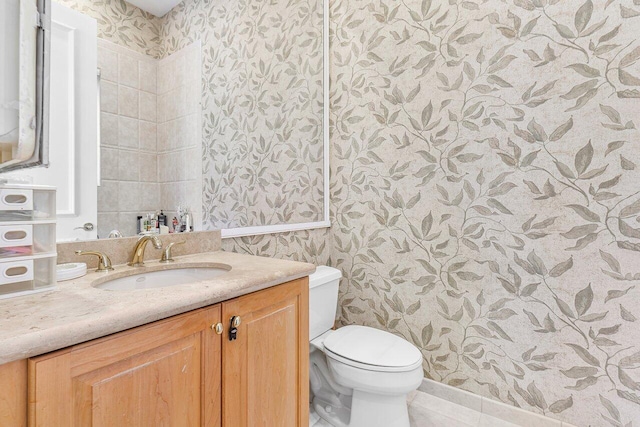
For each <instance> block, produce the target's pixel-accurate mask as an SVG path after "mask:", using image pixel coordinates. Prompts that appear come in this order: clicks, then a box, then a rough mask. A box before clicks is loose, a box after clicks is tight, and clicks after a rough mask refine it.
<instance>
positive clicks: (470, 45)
mask: <svg viewBox="0 0 640 427" xmlns="http://www.w3.org/2000/svg"><path fill="white" fill-rule="evenodd" d="M331 23H332V45H331V61H332V64H331V65H332V69H331V73H332V97H331V102H332V103H331V119H332V134H331V139H332V150H333V151H332V157H331V162H332V172H333V177H332V193H331V197H332V205H333V215H334V216H335V221H334V226H333V230H332V235H333V239H334V241H333V251H332V255H331V256H332V261H333V262H334V264H335V265H336V266H338V267H339V268H341V269H342V271H343V272H344V274H345V276H346V279H345V280H344V281H343V283H342V285H343V286H342V289H341V299H340V301H341V306H340V313H339V316H340V319H341V321H342V322H343V323H345V324H348V323H358V324H367V325H371V326H374V327H378V328H383V329H387V330H389V331H392V332H394V333H396V334H398V335H401V336H404V337H405V338H406V339H408V340H410V341H411V342H413V343H414V344H415V345H417V346H418V347H419V348H420V349H421V350H422V352H423V355H424V369H425V373H426V375H427V376H428V377H430V378H433V379H435V380H438V381H441V382H444V383H447V384H450V385H454V386H457V387H461V388H464V389H466V390H470V391H472V392H475V393H478V394H482V395H484V396H489V397H493V398H495V399H498V400H501V401H504V402H508V403H511V404H513V405H515V406H519V407H522V408H525V409H527V410H533V411H536V412H540V413H544V414H547V415H548V416H551V417H554V418H557V419H561V420H565V421H568V422H571V423H574V424H577V425H581V426H588V425H591V426H606V425H612V426H631V425H632V424H633V421H635V424H637V423H638V420H640V370H639V368H640V345H639V343H640V328H638V317H640V304H639V303H638V301H640V300H639V299H638V297H639V296H640V288H639V287H638V280H640V262H639V260H640V252H639V251H640V216H639V214H640V184H639V183H640V169H639V162H640V156H639V155H638V148H639V147H638V142H639V140H640V138H639V136H640V134H639V132H638V130H637V126H638V125H639V124H640V123H639V122H638V117H640V116H639V113H640V99H639V98H640V40H638V28H640V27H639V26H640V2H638V1H635V3H634V2H633V1H631V0H607V1H592V0H586V1H585V0H571V1H569V0H565V1H557V0H514V1H497V0H487V1H472V0H450V1H448V2H439V1H432V0H412V1H391V0H377V1H362V0H334V1H333V2H332V4H331Z"/></svg>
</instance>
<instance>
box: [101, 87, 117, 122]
mask: <svg viewBox="0 0 640 427" xmlns="http://www.w3.org/2000/svg"><path fill="white" fill-rule="evenodd" d="M100 111H103V112H106V113H113V114H118V85H117V84H115V83H111V82H107V81H104V80H103V81H101V82H100Z"/></svg>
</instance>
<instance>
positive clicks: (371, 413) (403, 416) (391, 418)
mask: <svg viewBox="0 0 640 427" xmlns="http://www.w3.org/2000/svg"><path fill="white" fill-rule="evenodd" d="M349 427H409V409H408V407H407V396H406V395H404V394H403V395H399V396H398V395H395V396H388V395H387V396H384V395H380V394H372V393H367V392H365V391H360V390H354V391H353V399H352V401H351V420H350V422H349Z"/></svg>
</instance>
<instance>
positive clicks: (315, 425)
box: [309, 391, 518, 427]
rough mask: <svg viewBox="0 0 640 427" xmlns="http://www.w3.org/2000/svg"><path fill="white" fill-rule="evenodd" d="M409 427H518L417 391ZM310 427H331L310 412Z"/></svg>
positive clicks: (412, 396)
mask: <svg viewBox="0 0 640 427" xmlns="http://www.w3.org/2000/svg"><path fill="white" fill-rule="evenodd" d="M408 403H409V418H410V420H411V427H518V426H517V425H516V424H512V423H508V422H506V421H503V420H501V419H498V418H494V417H490V416H488V415H486V414H482V413H480V412H478V411H474V410H473V409H469V408H467V407H464V406H461V405H457V404H455V403H452V402H449V401H447V400H444V399H440V398H438V397H435V396H432V395H430V394H427V393H424V392H421V391H417V392H414V393H413V394H411V395H410V396H409V399H408ZM309 426H310V427H332V426H331V425H330V424H329V423H327V422H326V421H324V420H322V419H321V418H320V417H318V415H317V414H316V413H315V412H314V411H313V409H312V410H311V414H310V417H309Z"/></svg>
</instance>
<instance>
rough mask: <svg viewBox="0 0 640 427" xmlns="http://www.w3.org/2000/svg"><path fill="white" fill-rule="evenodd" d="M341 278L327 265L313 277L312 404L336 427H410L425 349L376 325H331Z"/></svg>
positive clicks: (311, 326) (311, 318)
mask: <svg viewBox="0 0 640 427" xmlns="http://www.w3.org/2000/svg"><path fill="white" fill-rule="evenodd" d="M340 277H341V274H340V272H339V271H338V270H336V269H333V268H330V267H324V266H323V267H318V269H317V270H316V273H314V274H312V275H311V277H310V278H309V286H310V291H309V316H310V335H309V336H310V339H311V342H310V344H311V345H310V359H309V360H310V369H309V377H310V387H311V397H312V405H313V407H314V409H315V411H316V413H317V414H318V415H319V416H320V417H321V418H323V419H324V420H325V421H327V422H328V423H330V424H331V425H333V426H336V427H383V426H384V427H409V415H408V411H407V394H408V393H409V392H411V391H413V390H415V389H417V388H418V386H419V385H420V383H421V382H422V376H423V374H422V354H421V353H420V350H418V349H417V348H416V347H415V346H414V345H413V344H411V343H409V342H408V341H406V340H404V339H403V338H400V337H398V336H395V335H393V334H391V333H389V332H385V331H381V330H378V329H375V328H370V327H367V326H356V325H352V326H345V327H342V328H339V329H337V330H331V327H332V326H333V322H334V318H335V313H336V309H337V299H338V284H339V281H340Z"/></svg>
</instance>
